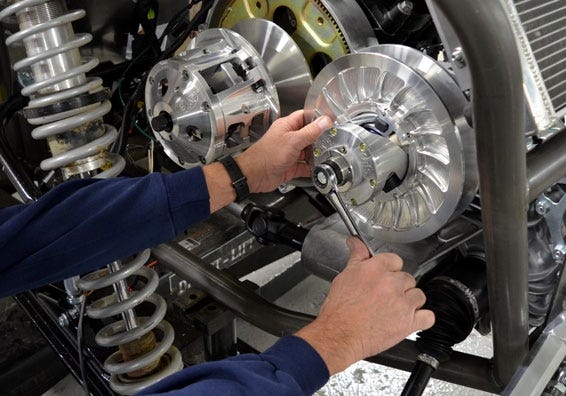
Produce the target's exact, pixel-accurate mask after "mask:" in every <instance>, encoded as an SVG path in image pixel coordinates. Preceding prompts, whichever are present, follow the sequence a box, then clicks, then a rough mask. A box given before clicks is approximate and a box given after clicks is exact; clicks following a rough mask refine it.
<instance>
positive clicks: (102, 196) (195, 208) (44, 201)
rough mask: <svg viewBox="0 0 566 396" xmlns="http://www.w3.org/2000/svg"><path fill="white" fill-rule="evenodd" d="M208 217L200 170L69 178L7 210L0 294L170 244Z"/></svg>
mask: <svg viewBox="0 0 566 396" xmlns="http://www.w3.org/2000/svg"><path fill="white" fill-rule="evenodd" d="M209 215H210V204H209V196H208V189H207V187H206V182H205V179H204V174H203V172H202V169H201V168H194V169H190V170H185V171H181V172H177V173H174V174H169V175H164V174H159V173H153V174H151V175H148V176H145V177H141V178H115V179H107V180H97V179H87V180H73V181H68V182H66V183H63V184H61V185H60V186H58V187H56V188H55V189H53V190H51V191H50V192H48V193H47V194H45V195H44V196H43V197H41V199H39V200H38V201H37V202H34V203H32V204H29V205H16V206H11V207H8V208H3V209H0V297H3V296H7V295H11V294H15V293H18V292H20V291H23V290H28V289H32V288H35V287H39V286H41V285H44V284H47V283H49V282H53V281H56V280H61V279H65V278H68V277H71V276H74V275H79V274H84V273H87V272H89V271H92V270H94V269H96V268H99V267H101V266H102V265H105V264H108V263H110V262H112V261H114V260H118V259H121V258H124V257H128V256H130V255H132V254H134V253H136V252H139V251H141V250H143V249H146V248H148V247H151V246H155V245H157V244H159V243H163V242H168V241H171V240H173V239H174V238H175V237H176V236H177V235H179V234H180V233H181V232H183V231H184V230H186V229H187V228H188V227H189V226H190V225H192V224H195V223H197V222H198V221H201V220H204V219H205V218H207V217H208V216H209Z"/></svg>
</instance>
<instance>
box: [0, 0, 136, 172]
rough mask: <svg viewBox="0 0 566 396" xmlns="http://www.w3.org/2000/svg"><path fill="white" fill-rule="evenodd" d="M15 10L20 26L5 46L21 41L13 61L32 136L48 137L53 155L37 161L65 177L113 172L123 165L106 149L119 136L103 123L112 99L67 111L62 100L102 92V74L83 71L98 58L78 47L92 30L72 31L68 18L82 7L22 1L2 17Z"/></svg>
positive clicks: (77, 15) (0, 17)
mask: <svg viewBox="0 0 566 396" xmlns="http://www.w3.org/2000/svg"><path fill="white" fill-rule="evenodd" d="M12 15H15V16H16V18H17V21H18V24H19V28H20V31H19V32H16V33H14V34H12V35H11V36H9V37H8V38H7V39H6V45H8V46H13V45H15V44H16V43H19V42H22V43H23V45H24V47H25V51H26V57H25V58H24V59H22V60H20V61H18V62H16V63H14V65H13V69H14V70H15V71H16V72H18V74H19V77H20V81H21V82H22V83H24V87H23V89H22V94H23V95H25V96H29V97H30V101H29V104H28V107H27V110H28V111H30V110H35V111H37V112H38V113H39V114H41V115H38V116H33V117H28V121H29V123H30V124H32V125H37V127H36V128H35V129H34V130H33V132H32V136H33V137H34V139H47V141H48V144H49V148H50V150H51V154H52V155H53V157H52V158H49V159H46V160H44V161H42V162H41V168H42V169H43V170H46V171H48V170H54V169H58V168H60V169H61V171H62V174H63V177H64V178H65V179H68V178H70V177H72V176H74V175H78V174H82V175H90V174H91V172H93V171H97V172H96V175H95V177H98V178H107V177H113V176H117V175H118V174H119V173H120V172H121V171H122V170H123V169H124V166H125V161H124V159H123V158H122V157H120V156H118V155H115V154H111V153H109V152H108V150H107V148H108V147H109V146H110V145H111V144H112V143H113V142H114V141H115V140H116V139H117V137H118V133H117V131H116V129H115V128H114V127H112V126H110V125H105V124H104V123H103V120H102V117H103V116H104V115H105V114H107V113H108V112H109V111H110V108H111V105H110V101H108V100H102V101H99V102H96V103H90V104H85V105H82V106H80V107H75V108H72V109H70V110H66V111H59V110H45V109H48V108H50V107H52V108H55V109H56V108H57V107H56V105H58V104H60V103H61V102H65V101H71V100H73V99H74V98H78V97H80V96H83V97H84V96H85V95H87V96H88V95H95V94H97V93H100V91H102V90H103V89H104V88H103V87H102V79H100V78H92V79H90V78H87V77H86V75H85V73H87V72H88V71H90V70H92V69H93V68H95V67H96V66H97V65H98V59H96V58H91V59H88V60H85V61H84V62H83V59H82V58H81V55H80V52H79V48H80V47H82V46H84V45H86V44H88V43H89V42H90V41H91V40H92V36H91V35H90V34H75V33H74V31H73V27H72V25H71V24H72V22H74V21H77V20H79V19H81V18H82V17H84V15H85V12H84V11H83V10H74V11H67V8H66V5H65V2H64V1H61V0H52V1H47V0H21V1H16V2H14V3H13V4H11V5H10V6H8V7H6V8H5V9H3V10H2V11H0V21H2V20H5V19H6V18H8V17H10V16H12Z"/></svg>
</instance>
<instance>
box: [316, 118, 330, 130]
mask: <svg viewBox="0 0 566 396" xmlns="http://www.w3.org/2000/svg"><path fill="white" fill-rule="evenodd" d="M315 122H316V125H317V126H318V127H319V128H320V129H323V130H326V129H328V128H330V127H331V126H332V120H331V119H330V117H328V116H321V117H318V118H317V119H316V121H315Z"/></svg>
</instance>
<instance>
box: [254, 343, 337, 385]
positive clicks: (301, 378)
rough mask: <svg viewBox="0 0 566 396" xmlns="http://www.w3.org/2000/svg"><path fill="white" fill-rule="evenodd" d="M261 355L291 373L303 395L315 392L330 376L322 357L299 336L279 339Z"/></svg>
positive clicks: (280, 368)
mask: <svg viewBox="0 0 566 396" xmlns="http://www.w3.org/2000/svg"><path fill="white" fill-rule="evenodd" d="M262 357H263V358H264V359H265V360H268V361H270V362H271V363H272V364H274V365H275V366H276V367H277V368H278V369H279V370H282V371H284V372H286V373H288V374H289V375H291V376H292V377H293V378H294V379H295V381H297V383H298V384H299V386H300V387H301V389H302V390H303V393H304V394H305V395H311V394H313V393H314V392H316V391H317V390H318V389H320V388H321V387H322V386H323V385H324V384H326V382H327V381H328V379H329V377H330V373H329V372H328V367H326V363H324V360H322V357H321V356H320V355H319V354H318V352H317V351H316V350H315V349H314V348H313V347H312V346H311V345H310V344H309V343H308V342H306V341H305V340H303V339H302V338H300V337H296V336H287V337H283V338H281V339H279V341H277V342H276V343H275V345H273V346H272V347H271V348H269V349H268V350H266V351H265V352H264V353H262Z"/></svg>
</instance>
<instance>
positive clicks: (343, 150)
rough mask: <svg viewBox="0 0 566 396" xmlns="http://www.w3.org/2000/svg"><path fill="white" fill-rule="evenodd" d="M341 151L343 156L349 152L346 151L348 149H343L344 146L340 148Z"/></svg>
mask: <svg viewBox="0 0 566 396" xmlns="http://www.w3.org/2000/svg"><path fill="white" fill-rule="evenodd" d="M339 151H340V152H341V153H342V154H346V153H347V152H348V150H346V147H343V146H342V147H340V149H339Z"/></svg>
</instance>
